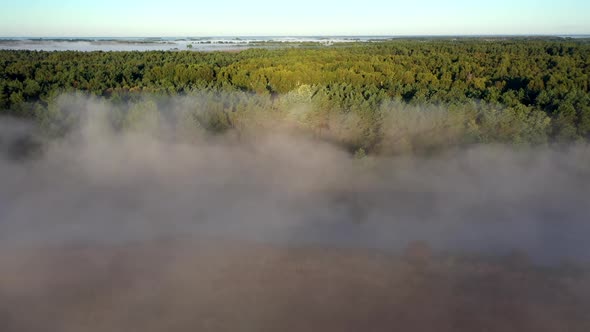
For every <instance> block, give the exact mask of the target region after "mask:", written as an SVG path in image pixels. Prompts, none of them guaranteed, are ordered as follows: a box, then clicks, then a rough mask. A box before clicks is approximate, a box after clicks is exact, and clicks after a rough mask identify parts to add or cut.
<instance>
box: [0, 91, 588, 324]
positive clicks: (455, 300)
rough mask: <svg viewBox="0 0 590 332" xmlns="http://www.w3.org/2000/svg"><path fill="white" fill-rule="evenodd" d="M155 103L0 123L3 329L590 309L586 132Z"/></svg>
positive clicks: (547, 318)
mask: <svg viewBox="0 0 590 332" xmlns="http://www.w3.org/2000/svg"><path fill="white" fill-rule="evenodd" d="M222 98H229V97H222ZM252 98H254V97H252ZM253 102H255V99H253ZM161 104H163V105H166V108H165V109H164V110H161V112H150V103H149V102H147V101H146V100H142V99H140V100H138V101H130V102H129V103H127V104H124V106H121V105H120V104H114V103H112V102H109V101H106V100H104V99H101V98H96V97H88V96H85V95H81V94H74V95H64V96H62V97H60V98H58V99H57V104H56V107H57V109H59V110H61V112H62V114H64V117H62V121H66V122H67V125H64V124H61V126H63V127H64V128H67V130H66V131H63V132H60V133H61V134H60V135H57V136H56V137H55V138H53V139H47V136H46V135H47V133H46V132H44V129H43V128H44V127H43V125H45V126H49V127H50V128H53V127H51V123H49V124H48V122H45V123H44V122H41V123H40V124H39V123H35V122H32V121H25V120H17V119H12V118H2V119H0V133H1V134H0V151H1V152H0V153H1V157H0V182H1V183H2V186H1V187H0V252H1V254H0V270H1V271H2V272H1V273H0V324H2V326H4V327H5V331H42V330H47V329H49V330H60V331H79V330H83V331H104V330H112V331H118V330H129V329H131V330H136V329H141V330H144V331H162V330H170V331H188V330H193V329H194V328H197V329H199V330H212V331H223V330H228V331H229V330H236V329H237V328H238V329H241V330H252V331H260V330H277V329H279V330H300V329H307V328H318V327H323V328H324V329H325V330H351V331H352V330H359V329H366V328H374V329H377V330H388V327H391V326H399V327H402V328H407V329H408V330H411V331H426V330H430V329H431V328H433V327H434V326H436V327H437V328H438V329H439V330H441V331H462V330H465V331H467V330H472V329H473V328H478V327H481V326H488V327H490V328H491V330H492V331H510V329H509V328H513V327H516V328H518V330H519V331H533V330H535V331H554V330H555V328H556V327H562V326H564V324H570V325H571V327H572V329H571V330H572V331H583V328H582V327H583V326H584V324H587V319H585V318H584V310H583V308H584V306H585V304H586V303H588V300H589V299H590V287H589V285H590V283H589V282H588V277H587V272H586V270H583V269H581V270H580V269H579V268H572V269H573V270H572V271H573V272H571V273H570V272H564V271H569V270H564V269H563V268H562V267H564V266H584V264H587V263H588V262H589V261H590V245H589V244H588V241H587V235H588V234H590V223H589V221H588V216H589V215H590V206H588V204H587V197H588V196H589V194H590V181H589V180H590V150H589V148H588V146H587V145H586V144H584V143H580V144H575V143H572V144H569V145H565V146H550V145H539V146H508V145H494V144H490V145H477V144H476V145H467V146H463V147H455V148H448V149H443V150H441V151H432V152H428V153H416V154H413V153H398V154H393V155H379V154H374V155H371V154H369V155H364V153H360V154H359V151H357V152H356V153H351V152H350V151H349V150H347V149H345V148H344V147H342V146H341V145H339V144H337V143H336V142H335V141H334V140H331V139H330V136H329V135H328V136H325V135H324V136H322V135H318V134H317V133H314V132H313V131H306V130H302V129H301V128H298V127H297V126H296V125H293V123H290V122H289V121H287V120H283V122H276V121H275V120H268V119H267V120H264V119H262V118H261V119H258V120H257V121H258V122H256V121H255V122H256V123H257V126H256V127H253V128H254V129H252V130H242V131H238V130H237V129H234V130H228V131H225V132H223V133H212V132H210V131H207V130H204V129H202V130H201V129H199V127H198V126H196V127H194V126H191V127H190V128H187V123H192V122H191V121H190V119H191V117H190V116H191V114H192V115H194V114H196V113H194V107H195V106H194V105H206V104H207V100H206V97H204V96H201V97H195V96H191V97H171V98H169V99H168V100H164V101H163V102H161ZM189 108H190V109H191V110H192V112H193V113H190V112H188V110H189ZM138 110H141V112H139V111H138ZM279 111H283V112H286V113H287V114H288V115H289V114H290V117H289V116H287V117H285V119H295V118H297V117H298V116H299V117H300V116H301V115H302V113H305V112H309V111H310V110H309V108H308V107H306V105H299V106H297V107H292V108H290V109H287V110H279ZM136 112H138V113H136ZM196 112H197V113H198V112H203V113H204V114H205V113H206V110H205V109H201V110H199V109H198V108H197V111H196ZM425 114H430V113H425ZM437 114H438V115H437ZM431 116H434V117H436V116H440V114H439V113H436V112H435V113H432V115H431ZM121 119H123V120H121ZM129 119H133V122H129ZM435 120H436V119H432V121H435ZM399 121H402V120H401V119H398V124H401V125H404V124H405V125H410V124H411V123H414V122H403V121H402V122H399ZM404 121H406V120H404ZM428 121H429V120H428V116H427V117H426V118H422V119H421V120H420V122H419V123H422V124H424V123H428ZM344 122H346V121H344ZM193 124H194V123H193ZM331 128H332V129H331V130H334V131H335V130H337V129H336V128H334V126H332V127H331ZM392 128H395V126H393V127H392ZM46 129H47V127H45V130H46ZM406 132H410V133H412V130H411V129H408V128H406ZM391 134H392V136H391V137H396V136H395V135H393V133H391ZM440 137H445V135H444V133H443V134H441V136H440ZM397 139H399V138H396V140H397ZM546 271H553V272H546ZM557 271H561V272H557ZM576 271H577V272H576ZM561 273H564V274H563V275H561ZM552 274H557V275H556V276H555V277H550V276H551V275H552ZM469 285H472V286H471V287H472V288H470V286H469ZM547 287H549V288H547ZM549 289H555V291H549ZM314 294H315V295H314ZM469 301H477V302H478V303H479V304H480V306H481V307H479V308H474V307H473V306H472V305H470V304H469V303H470V302H469ZM564 307H566V308H572V309H571V310H570V311H568V312H566V311H563V310H562V308H564ZM445 308H447V309H445ZM539 313H542V314H539ZM335 315H336V316H338V317H340V319H338V320H332V319H331V318H330V317H334V316H335ZM509 317H513V318H509ZM492 322H493V323H492ZM515 322H516V323H515ZM507 328H508V329H507ZM515 331H516V330H515Z"/></svg>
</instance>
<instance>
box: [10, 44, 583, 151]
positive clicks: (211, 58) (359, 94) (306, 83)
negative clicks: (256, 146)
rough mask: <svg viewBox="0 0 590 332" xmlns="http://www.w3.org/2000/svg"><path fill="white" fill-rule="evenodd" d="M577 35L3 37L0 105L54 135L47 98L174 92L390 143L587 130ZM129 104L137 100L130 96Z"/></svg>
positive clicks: (125, 116)
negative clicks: (203, 47) (173, 44)
mask: <svg viewBox="0 0 590 332" xmlns="http://www.w3.org/2000/svg"><path fill="white" fill-rule="evenodd" d="M589 86H590V42H588V40H586V39H559V38H553V39H542V38H504V39H503V38H492V39H484V38H459V39H426V38H423V39H407V40H406V39H400V40H393V41H383V42H363V43H349V44H339V45H332V46H318V45H315V46H314V45H306V44H303V45H292V47H282V48H272V49H268V48H267V49H265V48H252V49H247V50H243V51H240V52H192V51H177V52H164V51H150V52H74V51H62V52H41V51H0V110H2V111H1V112H2V113H4V114H5V115H11V116H16V117H23V118H33V119H35V120H36V121H37V122H38V123H39V124H40V125H41V127H42V128H44V129H46V131H47V132H49V133H51V134H52V135H60V133H63V131H64V129H66V128H67V123H68V121H70V122H71V121H73V120H72V119H70V118H71V117H72V114H71V112H67V111H66V110H64V109H63V107H62V106H60V104H59V103H57V102H56V100H58V99H59V97H60V96H63V95H67V94H83V95H89V96H96V97H98V98H100V99H101V100H106V101H108V102H111V103H113V104H114V105H120V106H121V108H120V110H121V111H120V112H119V113H120V114H119V115H118V116H116V117H113V123H114V124H115V126H118V127H125V126H129V125H131V123H132V122H134V121H136V120H137V119H139V118H142V117H143V116H144V115H145V114H149V113H150V112H151V113H153V112H157V113H160V114H163V113H166V111H167V108H168V106H169V101H170V98H171V97H175V96H181V97H183V98H192V99H191V100H193V101H194V102H192V103H188V105H189V106H188V108H189V109H188V111H187V112H188V114H185V115H188V117H183V121H187V122H188V125H189V127H191V126H192V127H194V128H199V129H202V130H205V131H207V132H214V133H221V132H226V131H230V130H234V131H237V132H255V131H256V126H270V127H272V126H276V125H277V123H289V124H290V125H293V126H294V127H297V128H299V129H300V130H306V131H310V132H312V133H313V134H314V135H315V136H316V137H320V138H322V139H326V140H329V141H331V142H334V143H336V144H339V145H341V146H343V147H345V148H346V149H348V150H349V151H352V152H354V151H357V152H358V151H361V153H365V152H366V153H376V154H392V153H399V152H408V151H413V152H416V151H424V150H426V151H429V150H432V149H438V148H444V147H449V146H463V145H469V144H478V143H489V142H493V143H505V144H516V145H527V146H529V145H543V144H553V143H560V142H578V141H587V140H588V139H590V94H589ZM129 105H133V106H129Z"/></svg>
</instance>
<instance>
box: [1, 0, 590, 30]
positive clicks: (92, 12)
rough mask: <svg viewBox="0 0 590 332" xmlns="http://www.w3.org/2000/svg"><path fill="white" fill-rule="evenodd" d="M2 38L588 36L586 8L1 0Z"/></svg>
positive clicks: (542, 3)
mask: <svg viewBox="0 0 590 332" xmlns="http://www.w3.org/2000/svg"><path fill="white" fill-rule="evenodd" d="M0 5H1V6H0V36H4V37H17V36H25V37H26V36H40V37H47V36H54V37H60V36H82V37H85V36H138V37H142V36H234V35H235V36H247V35H424V34H426V35H472V34H590V0H553V1H547V0H494V1H479V0H470V1H466V0H456V1H452V0H448V1H440V0H414V1H412V0H404V1H398V0H360V1H359V0H356V1H350V2H348V1H345V0H341V1H333V0H298V1H276V0H275V1H269V0H258V1H256V0H251V1H244V0H216V1H194V0H193V1H191V0H160V1H154V0H116V1H115V0H102V1H98V0H88V1H86V0H54V1H51V0H0Z"/></svg>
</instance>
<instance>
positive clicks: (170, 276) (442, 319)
mask: <svg viewBox="0 0 590 332" xmlns="http://www.w3.org/2000/svg"><path fill="white" fill-rule="evenodd" d="M589 304H590V281H589V278H588V274H587V273H586V272H584V271H580V270H574V269H571V270H567V271H566V270H564V269H563V268H562V269H556V268H539V267H533V266H531V265H530V264H528V263H527V262H526V260H522V259H518V257H516V258H514V259H504V260H496V261H495V262H494V261H493V260H490V259H487V260H483V259H480V260H473V259H471V260H467V259H457V258H452V257H432V256H431V255H430V254H429V252H428V250H427V249H424V248H421V247H420V246H417V247H416V248H414V249H413V250H409V251H408V252H407V253H406V254H405V256H404V257H393V256H389V255H385V254H381V253H377V252H372V251H363V250H343V249H338V250H337V249H319V248H305V249H303V248H299V249H295V248H285V247H276V246H262V245H251V244H248V245H246V244H244V245H235V244H234V245H231V246H228V245H222V244H216V245H212V244H208V245H204V244H201V245H195V244H186V243H185V244H178V243H177V242H158V243H149V244H148V243H145V244H137V245H128V246H118V247H92V248H89V247H69V248H60V249H55V248H54V249H45V250H22V249H21V250H19V251H15V250H3V251H0V331H3V332H13V331H14V332H26V331H64V332H68V331H109V332H116V331H142V332H147V331H441V332H444V331H459V332H460V331H502V332H510V331H515V332H516V331H518V332H526V331H535V332H543V331H580V332H587V331H590V310H589V309H590V306H589Z"/></svg>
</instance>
